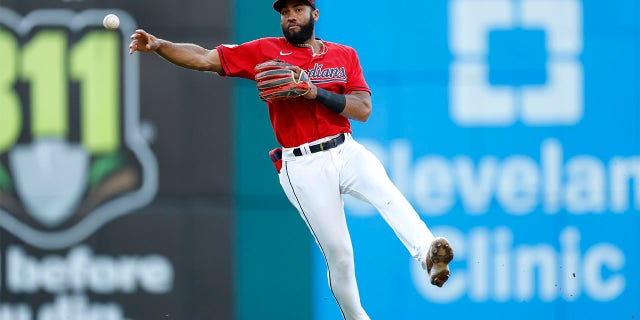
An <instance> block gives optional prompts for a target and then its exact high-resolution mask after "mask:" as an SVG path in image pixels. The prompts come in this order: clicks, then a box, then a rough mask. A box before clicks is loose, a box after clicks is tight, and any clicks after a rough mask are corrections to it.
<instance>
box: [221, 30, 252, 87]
mask: <svg viewBox="0 0 640 320" xmlns="http://www.w3.org/2000/svg"><path fill="white" fill-rule="evenodd" d="M216 50H218V55H219V56H220V63H222V69H223V70H224V74H223V76H228V77H239V78H245V79H250V80H253V78H254V76H255V71H254V70H253V68H254V67H255V66H256V64H258V63H259V62H258V60H259V59H260V57H259V53H260V41H259V39H258V40H253V41H249V42H245V43H243V44H240V45H228V44H222V45H219V46H218V47H216Z"/></svg>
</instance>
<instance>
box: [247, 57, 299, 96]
mask: <svg viewBox="0 0 640 320" xmlns="http://www.w3.org/2000/svg"><path fill="white" fill-rule="evenodd" d="M254 70H255V71H256V78H255V79H256V82H257V84H256V86H257V87H258V90H259V91H260V99H262V100H264V101H267V102H271V101H279V100H286V99H293V98H297V97H300V96H303V95H305V94H307V93H308V92H309V90H311V81H310V80H309V76H308V75H307V73H306V72H305V71H304V70H302V69H300V68H299V67H296V66H293V65H290V64H288V63H286V62H284V61H281V60H269V61H266V62H263V63H260V64H258V65H256V66H255V69H254Z"/></svg>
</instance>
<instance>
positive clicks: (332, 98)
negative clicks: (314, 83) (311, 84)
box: [316, 87, 347, 114]
mask: <svg viewBox="0 0 640 320" xmlns="http://www.w3.org/2000/svg"><path fill="white" fill-rule="evenodd" d="M316 100H317V101H318V102H320V103H322V104H324V105H325V106H326V107H327V108H329V109H330V110H331V111H333V112H335V113H337V114H340V113H342V111H344V109H345V108H346V107H347V97H345V96H344V95H343V94H337V93H333V92H331V91H329V90H325V89H322V88H318V87H316Z"/></svg>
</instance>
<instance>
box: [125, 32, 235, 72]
mask: <svg viewBox="0 0 640 320" xmlns="http://www.w3.org/2000/svg"><path fill="white" fill-rule="evenodd" d="M136 51H140V52H155V53H157V54H158V55H159V56H161V57H163V58H165V59H167V60H168V61H169V62H171V63H173V64H175V65H178V66H181V67H184V68H188V69H193V70H199V71H212V72H216V73H218V74H220V73H222V71H223V70H222V64H221V63H220V56H219V55H218V50H216V49H213V50H207V49H205V48H203V47H201V46H198V45H196V44H192V43H173V42H171V41H167V40H163V39H159V38H157V37H155V36H153V35H152V34H150V33H148V32H146V31H144V30H142V29H138V30H136V32H135V33H134V34H132V35H131V44H130V45H129V53H130V54H133V53H134V52H136Z"/></svg>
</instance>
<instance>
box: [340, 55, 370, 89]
mask: <svg viewBox="0 0 640 320" xmlns="http://www.w3.org/2000/svg"><path fill="white" fill-rule="evenodd" d="M349 49H350V50H349V53H350V55H351V68H349V71H350V74H349V75H348V76H347V79H348V80H347V87H346V92H345V93H351V92H353V91H366V92H369V94H371V89H369V85H368V84H367V82H366V81H365V80H364V75H363V74H362V66H360V59H358V54H357V53H356V51H355V50H354V49H353V48H349Z"/></svg>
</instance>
